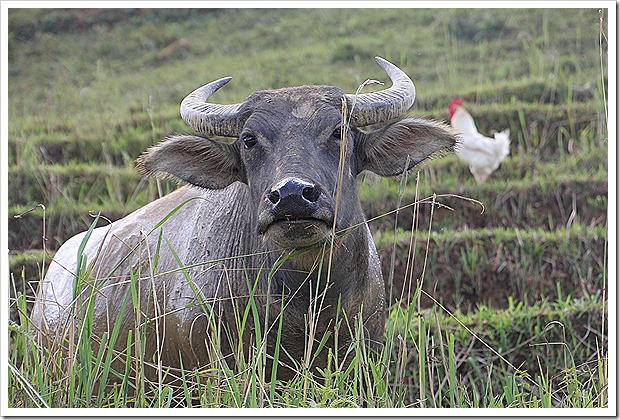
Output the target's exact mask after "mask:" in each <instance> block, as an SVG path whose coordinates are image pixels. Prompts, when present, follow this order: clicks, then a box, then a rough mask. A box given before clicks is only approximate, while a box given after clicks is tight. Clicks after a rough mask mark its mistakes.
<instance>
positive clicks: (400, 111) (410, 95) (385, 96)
mask: <svg viewBox="0 0 620 420" xmlns="http://www.w3.org/2000/svg"><path fill="white" fill-rule="evenodd" d="M375 60H377V63H379V65H380V66H381V67H382V68H383V69H384V70H385V71H386V73H387V74H388V76H389V77H390V79H391V80H392V86H391V87H389V88H387V89H384V90H381V91H378V92H372V93H363V94H359V95H345V98H346V100H347V104H348V106H349V109H351V124H352V125H353V126H356V127H363V126H365V125H371V124H376V123H381V122H386V121H388V120H391V119H392V118H397V117H400V116H401V115H404V114H405V113H406V112H407V110H408V109H409V108H411V105H413V102H414V101H415V86H414V85H413V82H412V81H411V79H410V78H409V76H407V75H406V74H405V72H403V71H402V70H401V69H399V68H398V67H396V66H395V65H394V64H392V63H390V62H389V61H387V60H384V59H383V58H381V57H375Z"/></svg>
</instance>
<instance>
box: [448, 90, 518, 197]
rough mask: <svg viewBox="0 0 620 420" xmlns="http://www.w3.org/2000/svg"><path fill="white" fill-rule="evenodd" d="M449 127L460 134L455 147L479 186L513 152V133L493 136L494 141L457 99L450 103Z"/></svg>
mask: <svg viewBox="0 0 620 420" xmlns="http://www.w3.org/2000/svg"><path fill="white" fill-rule="evenodd" d="M448 111H449V113H450V124H451V125H452V127H453V128H454V129H455V130H456V131H458V132H459V133H461V142H460V143H459V144H458V145H457V147H456V149H455V150H456V154H457V156H458V157H459V158H460V159H461V161H463V162H464V163H465V164H467V165H469V170H470V171H471V173H472V174H473V175H474V179H475V180H476V183H477V184H478V185H480V184H482V183H484V182H485V181H486V180H487V178H488V177H489V175H491V174H492V173H493V171H495V170H496V169H497V168H498V167H499V164H500V163H501V162H502V161H503V160H504V159H505V158H506V156H508V154H509V153H510V138H509V136H510V130H508V129H506V130H504V131H502V132H499V133H497V132H496V133H494V134H493V136H494V137H495V138H494V139H492V138H489V137H485V136H483V135H482V134H480V133H479V132H478V129H477V128H476V124H475V123H474V119H473V118H472V116H471V115H469V112H467V111H466V110H465V108H463V100H462V99H460V98H455V99H453V100H452V102H450V103H449V104H448Z"/></svg>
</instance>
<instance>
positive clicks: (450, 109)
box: [448, 98, 463, 119]
mask: <svg viewBox="0 0 620 420" xmlns="http://www.w3.org/2000/svg"><path fill="white" fill-rule="evenodd" d="M459 106H463V99H461V98H454V99H452V101H451V102H450V103H449V104H448V112H449V113H450V119H452V116H453V115H454V112H455V111H456V108H457V107H459Z"/></svg>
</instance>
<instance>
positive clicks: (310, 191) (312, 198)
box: [301, 187, 321, 203]
mask: <svg viewBox="0 0 620 420" xmlns="http://www.w3.org/2000/svg"><path fill="white" fill-rule="evenodd" d="M301 195H302V197H303V198H305V199H306V200H308V201H309V202H311V203H314V202H316V201H317V200H318V199H319V197H320V196H321V192H320V191H319V190H318V189H317V188H314V187H306V188H304V189H303V191H302V192H301Z"/></svg>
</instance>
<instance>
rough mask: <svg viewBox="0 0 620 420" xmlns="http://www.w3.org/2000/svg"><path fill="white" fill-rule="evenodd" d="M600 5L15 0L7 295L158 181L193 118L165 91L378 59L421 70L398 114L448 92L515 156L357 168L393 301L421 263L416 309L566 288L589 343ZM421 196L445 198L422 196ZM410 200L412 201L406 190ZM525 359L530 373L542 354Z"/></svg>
mask: <svg viewBox="0 0 620 420" xmlns="http://www.w3.org/2000/svg"><path fill="white" fill-rule="evenodd" d="M599 18H600V15H599V11H598V9H552V10H547V9H518V10H505V9H488V10H487V9H455V10H450V9H436V10H435V9H419V10H396V9H386V10H355V9H352V10H346V9H316V10H307V11H300V10H234V9H231V10H208V9H205V10H201V11H194V10H163V9H162V10H146V9H144V10H142V9H140V10H123V9H115V10H107V11H106V10H96V9H93V10H88V11H87V10H65V11H60V10H58V11H54V12H52V13H50V12H43V11H40V10H37V9H33V10H12V11H10V14H9V37H10V38H9V117H10V119H9V156H8V162H9V191H8V201H9V214H8V217H9V232H8V235H9V248H10V268H9V271H10V276H11V280H12V282H14V286H13V287H12V289H13V290H12V291H15V290H17V291H22V292H24V293H25V294H26V295H29V296H32V293H33V292H32V290H33V289H35V288H36V284H37V282H38V281H39V279H40V277H41V271H42V270H43V271H44V270H45V268H46V265H47V264H49V261H50V259H51V258H53V255H54V252H55V251H56V250H57V249H58V248H59V246H60V245H61V244H62V243H63V242H64V241H66V240H67V239H68V238H69V237H71V236H72V235H74V234H76V233H79V232H81V231H83V230H85V229H87V228H88V226H89V225H90V224H91V223H92V221H93V215H96V214H98V213H99V212H100V213H101V215H102V216H104V218H102V219H101V221H100V225H104V224H106V223H108V222H107V220H117V219H119V218H121V217H123V216H124V215H126V214H128V213H130V212H131V211H133V210H135V209H137V208H139V207H141V206H143V205H144V204H145V203H148V202H150V201H152V200H154V199H155V198H157V197H158V194H159V192H158V186H157V185H156V183H155V181H153V180H149V181H146V180H141V179H140V178H139V177H138V176H137V174H136V172H135V171H134V169H133V161H134V160H135V158H136V157H137V156H138V155H139V154H140V153H141V151H143V150H145V149H146V147H148V146H149V145H151V144H154V143H155V142H157V141H159V140H160V139H162V138H163V137H165V136H166V135H167V134H170V133H175V132H188V131H189V129H188V128H186V127H185V126H184V125H183V123H182V121H181V118H180V117H179V116H178V104H179V102H180V100H181V99H182V98H183V97H184V96H185V95H186V94H187V93H188V92H190V91H191V90H192V89H194V88H195V87H196V86H197V85H199V84H201V83H206V82H208V81H211V80H213V79H216V78H219V77H223V76H226V75H232V76H233V77H234V80H233V81H232V82H231V83H230V84H229V85H227V86H226V88H225V89H223V90H222V91H221V92H218V93H217V94H216V100H218V101H221V102H237V101H240V100H242V99H243V98H244V97H245V96H247V95H248V94H249V93H251V92H253V91H255V90H259V89H265V88H272V87H280V86H285V85H299V84H331V85H336V86H340V87H342V88H343V89H344V90H346V91H349V92H354V91H355V90H356V88H357V86H358V85H359V84H361V83H362V82H363V81H364V80H365V79H367V78H371V79H379V80H384V79H385V76H384V75H383V74H381V69H380V68H379V67H378V66H376V64H375V63H374V60H373V59H372V57H373V56H375V55H379V56H383V57H385V58H387V59H389V60H391V61H393V62H394V63H395V64H397V65H399V66H400V67H401V68H403V69H404V70H405V71H406V72H407V73H408V74H409V75H410V76H411V78H412V79H413V81H414V82H415V83H416V87H417V92H418V93H417V100H416V104H415V105H414V107H413V108H412V109H411V110H410V114H411V115H424V116H429V117H434V118H437V119H440V120H446V119H447V104H448V102H449V101H450V100H451V99H452V98H453V97H454V96H461V97H462V98H463V99H464V102H465V106H466V107H467V109H468V110H469V112H470V113H471V114H472V115H473V117H474V119H475V120H476V123H477V126H478V129H479V131H480V132H482V133H485V134H489V133H490V131H491V130H498V131H499V130H503V129H504V128H510V130H511V133H512V134H511V139H512V144H511V154H510V156H509V157H508V158H507V160H506V161H504V162H503V163H502V165H501V167H500V169H499V170H498V171H497V172H495V173H494V174H493V175H492V176H491V178H490V179H489V181H487V183H485V184H483V185H476V183H475V182H474V180H473V177H472V176H471V174H470V173H469V171H468V169H467V168H466V167H465V166H464V165H463V164H461V163H460V162H459V160H458V159H457V158H456V156H447V157H444V158H441V159H436V160H434V161H433V162H432V164H431V165H429V166H428V167H426V168H424V169H423V170H421V171H420V172H419V174H413V176H412V177H411V178H410V179H407V180H401V179H396V180H384V179H376V178H374V177H371V176H366V177H364V178H363V179H362V181H361V187H360V188H361V196H362V201H363V205H364V207H365V210H366V214H367V216H368V218H369V219H370V227H371V230H372V232H373V236H374V238H375V241H376V243H377V246H378V249H379V252H380V255H381V258H382V264H383V268H384V275H385V278H386V288H387V289H388V290H389V291H390V296H391V298H390V300H391V302H392V303H394V302H396V301H397V300H401V299H402V302H401V306H405V307H406V306H407V305H406V303H407V302H409V301H410V300H412V299H413V294H412V293H409V294H408V293H403V292H402V291H403V288H404V289H405V290H413V289H415V287H416V284H417V281H418V280H420V279H423V283H424V287H423V288H424V290H425V291H426V292H427V293H428V294H429V295H430V296H432V297H433V299H431V298H429V297H428V296H427V295H424V296H423V299H422V300H421V305H422V306H421V308H423V309H426V310H429V308H430V309H433V308H435V309H436V308H437V302H439V303H441V304H442V305H443V307H444V308H445V309H447V310H449V311H451V312H453V313H458V314H462V316H463V317H472V319H476V316H480V317H481V319H483V318H484V317H485V316H486V315H481V314H489V312H488V311H489V310H493V311H496V313H497V314H502V313H504V312H502V311H513V313H514V310H515V304H516V303H518V304H519V305H525V307H526V308H539V309H540V310H541V311H543V312H544V311H545V310H547V309H549V308H551V306H553V305H552V304H551V303H552V302H567V303H566V308H569V307H572V308H573V310H574V312H570V311H571V310H570V309H566V311H568V315H566V318H563V322H564V323H565V324H566V328H567V330H570V331H571V334H574V336H575V337H577V336H579V337H580V340H581V341H580V343H582V344H585V346H586V347H587V348H588V349H597V348H598V347H597V346H598V345H601V344H603V343H605V341H606V327H607V326H606V325H604V322H603V320H604V319H605V317H606V295H605V289H606V282H607V257H606V253H607V206H608V175H607V166H608V163H609V162H608V154H607V142H608V134H607V124H606V122H607V121H606V118H607V117H606V93H605V92H606V86H607V62H606V60H607V59H606V56H607V51H606V48H607V44H606V41H605V36H606V33H607V28H606V16H604V15H603V18H602V21H600V20H599ZM599 24H601V25H602V27H600V26H599ZM302 28H303V30H302ZM600 30H602V32H600ZM601 34H602V35H601ZM600 41H602V42H600ZM601 57H602V58H601ZM160 188H161V193H164V194H165V193H167V192H170V191H172V190H173V189H174V188H176V185H175V184H173V183H171V182H167V181H165V182H162V183H161V185H160ZM433 194H436V203H441V204H442V206H437V205H436V206H432V205H430V203H431V202H432V196H433ZM416 197H419V198H425V202H424V203H422V204H420V205H419V206H417V205H414V203H415V202H416ZM568 302H570V305H569V303H568ZM576 302H577V303H578V302H582V303H583V302H585V303H584V304H583V305H580V304H577V303H576ZM554 305H557V303H554ZM571 305H573V306H571ZM584 305H585V306H584ZM397 307H398V305H395V306H394V308H397ZM11 309H12V318H13V319H14V320H15V321H17V319H18V316H17V305H16V304H14V303H13V304H12V305H11ZM528 310H529V309H528ZM524 311H525V309H524ZM584 314H586V315H587V318H588V321H587V322H584V321H583V316H584ZM601 314H603V315H601ZM498 316H499V315H498ZM463 319H464V318H463ZM484 319H486V318H484ZM446 322H448V321H446ZM472 322H474V323H475V322H477V321H472ZM487 322H490V321H488V319H487ZM515 322H516V321H515ZM549 322H552V320H549ZM547 325H548V324H547ZM446 328H452V327H446ZM454 328H455V329H456V328H457V326H454ZM472 328H474V327H472ZM541 328H542V329H545V328H547V327H546V326H545V325H543V326H542V327H541ZM475 329H476V330H477V331H478V332H480V331H481V329H483V323H482V322H481V323H480V324H478V325H475ZM505 331H513V332H514V331H515V330H514V329H513V330H511V328H510V326H508V327H507V328H505ZM537 331H538V332H537V333H536V334H539V333H540V329H539V330H537ZM487 332H488V331H487ZM537 337H539V336H537ZM528 338H531V337H521V336H520V338H518V339H516V340H517V341H518V343H521V341H523V340H527V339H528ZM488 339H489V340H492V338H490V337H489V338H488ZM512 339H515V338H514V337H513V338H512ZM512 339H511V340H512ZM539 339H540V340H542V341H544V340H546V338H544V336H543V338H540V337H539ZM464 340H465V342H469V341H467V340H466V339H464ZM568 341H570V340H568ZM572 343H573V342H572V341H571V342H570V344H567V346H572V345H573V344H572ZM517 347H518V348H520V349H521V350H523V352H524V353H523V354H519V355H515V361H514V362H513V364H514V363H519V361H520V360H523V361H524V363H525V360H527V359H528V358H530V357H532V356H531V353H528V351H529V352H531V351H532V348H531V347H527V346H525V345H524V346H520V344H518V345H517ZM476 348H478V347H476ZM605 349H606V347H603V349H602V353H601V354H602V355H603V356H605V355H606V350H605ZM577 354H578V352H576V351H575V355H577ZM597 355H598V353H597V351H596V350H592V352H589V353H588V352H586V353H584V354H583V356H579V357H581V358H580V359H576V360H575V365H578V366H579V365H580V364H587V363H590V362H592V360H594V359H593V358H594V357H596V356H597ZM575 357H576V358H577V356H575ZM485 360H486V359H485ZM526 367H527V368H528V369H529V371H530V372H531V371H532V370H534V371H535V370H536V369H537V365H536V358H534V359H533V360H529V361H528V363H527V364H526ZM561 370H562V369H561V368H559V367H558V370H557V372H559V371H561ZM557 372H556V371H553V373H549V374H550V375H553V374H556V373H557ZM411 375H413V374H411ZM482 376H484V375H482ZM412 377H413V376H412ZM471 381H472V383H475V382H476V381H474V380H473V379H472V380H471ZM494 386H495V385H494ZM413 400H415V398H414V399H413ZM413 400H412V401H413Z"/></svg>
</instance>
